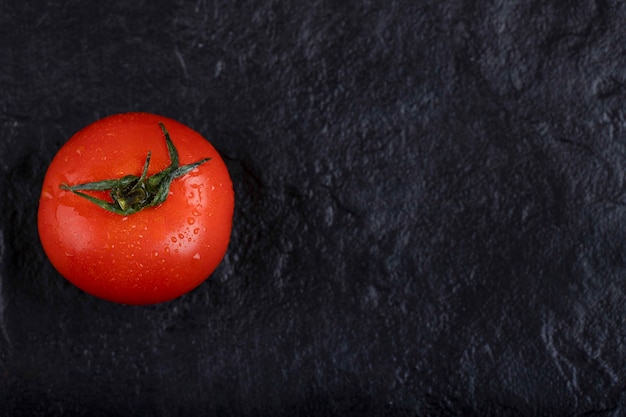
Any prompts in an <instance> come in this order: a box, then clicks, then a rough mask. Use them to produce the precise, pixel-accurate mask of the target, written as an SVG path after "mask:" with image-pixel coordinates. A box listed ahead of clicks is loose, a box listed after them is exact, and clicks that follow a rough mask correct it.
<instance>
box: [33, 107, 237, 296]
mask: <svg viewBox="0 0 626 417" xmlns="http://www.w3.org/2000/svg"><path fill="white" fill-rule="evenodd" d="M159 122H162V123H163V124H164V125H165V127H166V128H167V130H168V132H169V135H170V137H171V139H172V142H173V143H174V146H175V147H176V149H177V150H178V154H179V160H180V164H181V165H184V164H190V163H194V162H197V161H199V160H201V159H203V158H206V157H210V158H211V160H209V161H208V162H206V163H204V164H202V165H200V166H198V167H196V168H195V169H194V170H193V171H191V172H189V173H188V174H185V175H184V176H182V177H180V178H177V179H175V180H174V181H173V182H172V184H171V186H170V192H169V195H168V197H167V199H166V200H165V202H163V203H162V204H160V205H159V206H157V207H149V208H146V209H144V210H142V211H139V212H137V213H134V214H130V215H127V216H124V215H120V214H116V213H112V212H109V211H107V210H105V209H103V208H101V207H98V206H97V205H96V204H94V203H92V202H90V201H88V200H86V199H84V198H82V197H80V196H78V195H76V194H74V193H72V192H71V191H66V190H62V189H61V188H60V185H61V184H68V185H75V184H81V183H87V182H94V181H101V180H106V179H118V178H121V177H123V176H125V175H137V176H139V175H140V174H141V171H142V169H143V166H144V163H145V161H146V156H147V154H148V151H150V152H151V161H150V166H149V169H148V175H153V174H155V173H157V172H159V171H162V170H163V169H165V168H166V167H167V166H168V165H169V164H170V158H169V154H168V151H167V146H166V143H165V139H164V136H163V133H162V131H161V129H160V127H159V124H158V123H159ZM92 193H95V192H92ZM99 193H100V196H99V198H106V197H104V196H105V195H106V194H104V192H99ZM94 195H95V194H94ZM233 211H234V192H233V187H232V181H231V179H230V176H229V174H228V169H227V167H226V165H225V164H224V161H223V160H222V158H221V157H220V155H219V154H218V152H217V150H216V149H215V148H214V147H213V146H212V145H211V144H210V143H209V142H208V141H207V140H206V139H204V138H203V137H202V136H201V135H200V134H199V133H197V132H195V131H194V130H192V129H190V128H189V127H187V126H185V125H183V124H181V123H179V122H177V121H175V120H172V119H169V118H167V117H163V116H159V115H154V114H150V113H122V114H117V115H113V116H109V117H106V118H104V119H101V120H99V121H97V122H95V123H93V124H91V125H89V126H87V127H85V128H84V129H82V130H80V131H79V132H77V133H76V134H75V135H74V136H72V137H71V138H70V140H69V141H68V142H67V143H66V144H65V145H64V146H63V147H62V148H61V149H60V150H59V151H58V153H57V154H56V156H55V157H54V159H53V160H52V162H51V163H50V166H49V167H48V171H47V173H46V176H45V178H44V182H43V186H42V192H41V197H40V200H39V211H38V228H39V236H40V240H41V243H42V246H43V248H44V251H45V252H46V255H47V256H48V258H49V259H50V262H51V263H52V265H53V266H54V267H55V268H56V269H57V270H58V271H59V273H61V275H63V276H64V277H65V278H66V279H67V280H69V281H70V282H72V283H73V284H74V285H76V286H77V287H79V288H81V289H82V290H84V291H85V292H87V293H89V294H92V295H94V296H96V297H99V298H102V299H105V300H109V301H113V302H117V303H122V304H132V305H143V304H154V303H159V302H164V301H169V300H172V299H174V298H177V297H179V296H181V295H183V294H185V293H187V292H189V291H191V290H192V289H194V288H196V287H197V286H198V285H200V284H201V283H202V282H203V281H204V280H205V279H207V278H208V277H209V275H210V274H211V273H212V272H213V271H214V270H215V268H217V266H218V265H219V263H220V262H221V260H222V259H223V257H224V255H225V253H226V250H227V248H228V244H229V240H230V233H231V228H232V218H233Z"/></svg>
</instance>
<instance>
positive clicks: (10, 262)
mask: <svg viewBox="0 0 626 417" xmlns="http://www.w3.org/2000/svg"><path fill="white" fill-rule="evenodd" d="M625 22H626V6H625V5H624V3H622V2H619V1H617V0H611V1H609V0H602V1H600V0H596V1H591V0H589V1H578V2H565V1H560V2H557V1H488V2H473V1H460V0H444V1H419V2H417V1H416V2H404V1H364V2H332V1H320V0H317V1H310V2H295V1H292V2H290V1H286V2H277V1H271V0H266V1H249V2H243V1H219V0H218V1H210V0H198V1H183V0H178V1H176V0H170V1H141V0H137V1H133V2H122V1H100V2H80V1H75V0H67V1H62V2H53V1H50V0H47V1H45V0H44V1H35V0H22V1H19V2H9V1H5V2H2V3H0V91H1V92H2V93H1V94H0V212H1V213H2V218H1V222H0V262H1V263H0V278H1V280H0V415H3V416H92V417H97V416H107V417H108V416H137V415H142V416H148V415H149V416H213V415H216V416H217V415H220V416H318V415H319V416H332V415H337V416H403V415H407V416H408V415H415V416H565V415H566V416H580V415H585V416H621V415H624V414H625V413H626V392H625V387H626V380H625V379H624V375H626V345H625V343H626V323H625V317H626V307H625V305H626V294H625V288H624V281H625V279H626V269H625V268H626V231H625V229H624V225H625V222H624V217H625V216H626V211H625V203H626V198H625V197H624V185H625V184H624V177H623V168H624V165H625V164H626V115H625V108H626V106H625V104H626V88H625V87H624V85H625V83H626V26H625V25H624V23H625ZM125 111H148V112H153V113H158V114H163V115H166V116H169V117H172V118H175V119H178V120H180V121H181V122H183V123H186V124H188V125H189V126H191V127H192V128H194V129H196V130H198V131H199V132H201V133H202V134H203V135H205V136H207V137H208V138H210V140H211V141H212V143H213V144H214V145H215V146H216V148H217V149H218V150H219V151H220V152H221V154H222V155H223V156H224V158H225V160H226V162H227V164H228V166H229V169H230V170H231V174H232V177H233V181H234V184H235V191H236V193H237V199H236V204H237V207H236V213H235V223H234V230H233V236H232V241H231V247H230V249H229V252H228V254H227V256H226V258H225V260H224V262H223V264H222V265H221V266H220V267H219V269H218V270H217V271H216V272H215V274H214V275H213V276H212V277H211V278H210V279H209V280H208V281H207V282H206V283H205V284H203V285H202V286H201V287H199V288H198V289H197V290H195V291H194V292H192V293H190V294H188V295H185V296H183V297H182V298H180V299H177V300H175V301H172V302H170V303H166V304H161V305H157V306H150V307H127V306H120V305H115V304H111V303H107V302H105V301H101V300H98V299H95V298H93V297H91V296H88V295H86V294H84V293H82V292H81V291H79V290H78V289H76V288H75V287H73V286H72V285H70V284H69V283H67V282H66V281H64V280H63V279H62V278H61V277H60V276H59V275H58V274H57V273H56V272H55V270H54V269H53V268H52V267H51V265H50V264H49V262H48V261H47V259H46V258H45V255H44V254H43V251H42V249H41V247H40V245H39V243H38V238H37V230H36V209H37V200H38V197H39V187H40V185H41V182H42V179H43V175H44V173H45V169H46V167H47V164H48V163H49V162H50V160H51V159H52V157H53V155H54V154H55V152H56V151H57V150H58V149H59V147H60V146H61V145H62V144H63V143H64V142H65V141H66V140H67V139H68V138H69V137H70V136H71V135H72V134H73V133H74V132H76V131H77V130H79V129H80V128H82V127H84V126H85V125H87V124H89V123H91V122H93V121H95V120H97V119H99V118H101V117H104V116H106V115H109V114H113V113H119V112H125Z"/></svg>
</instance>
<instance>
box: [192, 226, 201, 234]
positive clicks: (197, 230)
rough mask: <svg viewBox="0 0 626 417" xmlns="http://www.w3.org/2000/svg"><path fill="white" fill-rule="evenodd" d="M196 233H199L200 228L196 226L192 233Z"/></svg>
mask: <svg viewBox="0 0 626 417" xmlns="http://www.w3.org/2000/svg"><path fill="white" fill-rule="evenodd" d="M198 233H200V228H199V227H196V228H195V229H193V234H194V235H197V234H198Z"/></svg>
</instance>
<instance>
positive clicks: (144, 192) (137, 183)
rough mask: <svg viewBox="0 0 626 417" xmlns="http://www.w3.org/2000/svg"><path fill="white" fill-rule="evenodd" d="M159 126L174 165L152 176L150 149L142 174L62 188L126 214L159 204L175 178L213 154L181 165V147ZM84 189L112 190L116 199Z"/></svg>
mask: <svg viewBox="0 0 626 417" xmlns="http://www.w3.org/2000/svg"><path fill="white" fill-rule="evenodd" d="M159 126H160V127H161V131H162V132H163V135H164V136H165V142H166V144H167V150H168V153H169V157H170V165H169V166H168V167H167V168H165V169H164V170H162V171H160V172H157V173H156V174H154V175H151V176H148V166H149V165H150V155H151V153H150V152H148V156H147V157H146V162H145V163H144V166H143V170H142V172H141V176H139V177H138V176H136V175H126V176H124V177H122V178H119V179H110V180H103V181H95V182H87V183H83V184H77V185H72V186H70V185H67V184H61V185H60V186H59V187H60V188H61V189H62V190H66V191H71V192H73V193H74V194H76V195H78V196H80V197H83V198H85V199H87V200H89V201H91V202H92V203H94V204H96V205H97V206H98V207H101V208H103V209H105V210H107V211H110V212H112V213H116V214H120V215H124V216H127V215H130V214H133V213H137V212H138V211H141V210H143V209H145V208H148V207H156V206H158V205H159V204H161V203H163V202H164V201H165V200H166V199H167V196H168V194H169V190H170V185H171V184H172V181H174V180H175V179H176V178H179V177H182V176H183V175H185V174H187V173H189V172H190V171H192V170H193V169H195V168H196V167H198V166H200V165H202V164H204V163H205V162H207V161H209V160H210V159H211V158H204V159H202V160H200V161H198V162H194V163H192V164H187V165H183V166H180V164H179V161H178V151H177V150H176V147H175V146H174V144H173V143H172V140H171V138H170V135H169V133H168V131H167V129H166V128H165V125H164V124H163V123H161V122H159ZM83 191H109V195H110V197H111V199H112V200H113V202H109V201H106V200H102V199H99V198H96V197H94V196H92V195H89V194H86V193H84V192H83Z"/></svg>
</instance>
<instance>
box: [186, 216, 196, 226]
mask: <svg viewBox="0 0 626 417" xmlns="http://www.w3.org/2000/svg"><path fill="white" fill-rule="evenodd" d="M195 222H196V219H194V218H193V217H190V218H188V219H187V223H189V224H194V223H195Z"/></svg>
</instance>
